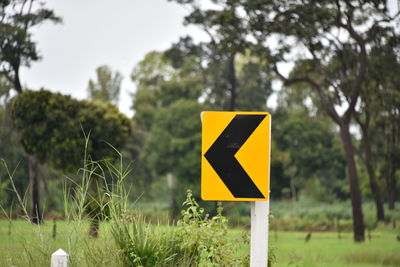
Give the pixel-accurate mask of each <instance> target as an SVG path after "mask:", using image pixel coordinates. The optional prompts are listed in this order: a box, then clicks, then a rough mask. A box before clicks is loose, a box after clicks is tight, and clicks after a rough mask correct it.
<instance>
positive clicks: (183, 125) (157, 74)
mask: <svg viewBox="0 0 400 267" xmlns="http://www.w3.org/2000/svg"><path fill="white" fill-rule="evenodd" d="M174 60H178V58H177V57H174ZM175 67H177V66H176V65H175ZM175 67H174V66H173V64H172V61H171V59H170V57H166V56H165V54H164V53H160V52H151V53H148V54H147V55H146V57H145V59H144V60H143V61H141V62H140V63H139V64H138V65H137V66H136V67H135V69H134V71H133V75H132V77H133V79H134V80H135V81H136V83H137V91H136V93H135V95H134V96H135V98H134V103H133V108H134V110H135V115H134V117H133V120H134V123H135V125H136V127H138V128H137V129H140V130H141V132H142V133H143V135H142V136H143V139H142V140H141V141H140V147H138V148H137V149H138V151H139V153H138V158H139V161H140V163H141V164H140V165H141V166H146V169H147V170H149V171H150V173H149V175H147V176H145V177H143V179H146V182H147V183H148V184H149V183H150V182H152V181H151V179H153V178H154V179H155V178H156V177H160V176H165V175H168V176H169V177H170V178H171V177H173V178H172V179H174V180H175V183H174V184H175V185H176V186H174V187H173V189H172V205H171V207H172V212H173V215H175V216H176V215H177V212H178V211H179V203H178V202H179V201H180V200H181V199H180V198H178V192H179V191H180V190H182V191H183V189H184V188H185V186H190V187H192V186H193V185H194V184H195V181H196V177H198V176H197V175H198V171H199V166H197V165H196V164H199V162H200V161H199V159H198V155H197V154H196V153H197V152H198V153H200V152H199V150H198V149H197V148H198V147H197V145H196V142H199V141H200V140H199V134H200V127H201V126H200V119H199V114H200V111H201V107H202V105H200V104H199V103H198V99H199V97H200V95H201V93H202V89H203V87H202V85H203V80H202V77H201V71H200V69H199V64H198V58H197V57H194V56H189V57H185V58H184V59H183V60H182V62H181V63H180V65H179V68H175ZM196 166H197V167H196Z"/></svg>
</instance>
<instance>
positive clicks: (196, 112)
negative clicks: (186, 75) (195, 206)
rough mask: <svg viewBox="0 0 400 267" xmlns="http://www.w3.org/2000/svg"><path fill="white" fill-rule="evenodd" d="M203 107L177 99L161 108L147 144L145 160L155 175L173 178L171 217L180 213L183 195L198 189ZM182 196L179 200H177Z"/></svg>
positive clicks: (197, 193) (196, 191) (189, 101)
mask: <svg viewBox="0 0 400 267" xmlns="http://www.w3.org/2000/svg"><path fill="white" fill-rule="evenodd" d="M203 110H204V106H202V105H201V104H199V103H197V102H196V101H195V100H187V99H179V100H177V101H175V102H173V103H172V104H171V105H169V106H167V107H164V108H161V109H160V110H159V111H160V112H158V113H157V115H156V117H155V122H154V126H153V128H152V131H151V135H150V137H149V139H148V141H147V143H146V147H145V149H146V151H147V152H146V158H147V161H148V162H149V165H150V166H151V167H152V168H154V170H155V171H156V173H157V174H158V175H167V174H170V175H172V177H173V179H175V181H174V183H173V189H172V198H171V200H172V203H171V204H172V205H171V208H172V216H173V217H176V216H177V215H178V213H179V207H180V203H182V201H183V200H184V198H183V196H184V194H183V192H184V191H185V190H186V189H188V188H193V189H194V194H195V195H196V196H199V195H200V192H199V190H198V188H199V187H200V185H199V177H200V157H199V155H200V153H201V123H200V117H199V116H200V112H201V111H203ZM179 196H182V197H179Z"/></svg>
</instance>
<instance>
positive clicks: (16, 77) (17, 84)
mask: <svg viewBox="0 0 400 267" xmlns="http://www.w3.org/2000/svg"><path fill="white" fill-rule="evenodd" d="M14 73H15V75H14V87H15V90H16V91H17V92H18V94H20V93H22V86H21V81H20V79H19V69H18V68H17V69H15V68H14Z"/></svg>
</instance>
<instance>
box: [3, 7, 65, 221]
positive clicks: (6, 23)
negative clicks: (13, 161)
mask: <svg viewBox="0 0 400 267" xmlns="http://www.w3.org/2000/svg"><path fill="white" fill-rule="evenodd" d="M48 21H49V22H53V23H59V22H61V18H60V17H58V16H56V15H55V14H54V12H53V11H52V10H50V9H47V8H45V7H44V5H43V4H42V3H41V2H40V1H39V0H5V1H1V2H0V73H1V75H2V76H3V77H5V78H6V79H7V80H8V81H9V82H10V83H11V84H12V85H13V89H14V90H15V91H16V92H17V93H22V91H23V88H22V85H21V80H20V68H21V67H22V66H27V67H29V66H30V64H31V63H32V62H34V61H38V60H39V59H40V56H39V54H38V51H37V48H36V43H35V42H34V41H33V40H32V29H33V28H35V27H37V26H39V25H41V24H43V23H45V22H48ZM28 159H29V181H30V185H31V192H32V193H31V197H32V200H31V202H32V213H33V214H34V216H33V218H32V222H33V223H40V222H41V220H40V217H38V216H40V214H39V213H40V212H38V211H39V210H40V205H39V202H38V200H39V191H38V190H39V187H38V186H37V185H38V183H39V181H38V176H37V173H38V172H37V170H38V164H37V160H36V159H34V158H33V157H28ZM35 210H36V212H35ZM35 214H37V215H38V216H36V215H35Z"/></svg>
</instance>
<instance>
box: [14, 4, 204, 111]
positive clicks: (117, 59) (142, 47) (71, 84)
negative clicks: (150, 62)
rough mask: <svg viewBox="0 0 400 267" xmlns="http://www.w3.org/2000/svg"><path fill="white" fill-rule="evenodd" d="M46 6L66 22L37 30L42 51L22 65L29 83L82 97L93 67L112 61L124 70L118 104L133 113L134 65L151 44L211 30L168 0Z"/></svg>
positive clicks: (163, 46)
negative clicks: (187, 19) (187, 20)
mask: <svg viewBox="0 0 400 267" xmlns="http://www.w3.org/2000/svg"><path fill="white" fill-rule="evenodd" d="M45 3H46V5H45V6H46V7H47V8H50V9H53V10H54V12H55V13H56V15H58V16H60V17H62V19H63V23H62V24H52V23H46V24H43V25H40V26H39V27H37V28H35V29H34V30H33V38H34V40H35V41H36V42H37V48H38V50H39V53H40V55H41V57H42V60H41V61H39V62H33V63H32V64H31V67H30V68H23V69H22V71H21V80H22V83H23V84H24V85H25V86H26V87H27V88H30V89H33V90H38V89H40V88H46V89H49V90H51V91H53V92H61V93H63V94H68V95H71V96H73V97H76V98H78V99H83V98H87V91H86V89H87V84H88V81H89V79H95V78H96V77H95V70H96V68H97V67H99V66H101V65H105V64H106V65H109V66H110V67H111V68H112V70H114V71H119V72H120V73H121V74H122V75H123V76H124V79H123V82H122V87H121V96H120V101H119V108H120V110H121V111H122V112H124V113H125V114H127V115H129V116H132V114H133V112H132V110H130V106H131V104H132V97H131V95H130V94H131V93H132V92H134V90H135V84H134V83H133V82H132V81H131V79H130V74H131V72H132V69H133V68H134V66H135V65H136V64H137V63H138V62H139V61H140V60H142V59H143V58H144V56H145V55H146V54H147V53H148V52H150V51H153V50H159V51H162V50H165V49H167V48H169V47H170V45H171V44H172V43H174V42H177V41H178V40H179V37H181V36H185V35H188V34H190V35H191V36H192V37H194V38H195V40H198V41H200V40H206V39H207V36H206V35H205V33H203V32H202V31H201V30H200V29H199V28H197V27H195V26H183V23H182V22H183V18H184V16H185V15H186V14H188V10H186V9H184V8H183V7H182V6H180V5H177V4H175V3H171V2H168V1H167V0H113V1H111V0H84V1H82V0H64V1H60V0H47V1H45Z"/></svg>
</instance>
